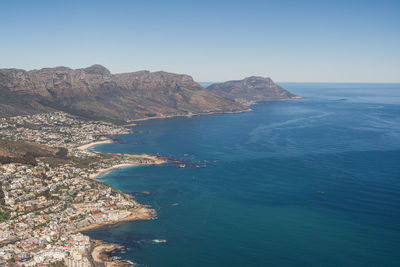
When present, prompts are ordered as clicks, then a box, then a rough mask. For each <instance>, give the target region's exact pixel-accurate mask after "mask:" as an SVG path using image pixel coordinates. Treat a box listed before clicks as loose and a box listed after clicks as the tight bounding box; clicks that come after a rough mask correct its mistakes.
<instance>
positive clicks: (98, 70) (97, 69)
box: [83, 64, 111, 75]
mask: <svg viewBox="0 0 400 267" xmlns="http://www.w3.org/2000/svg"><path fill="white" fill-rule="evenodd" d="M83 71H84V72H85V73H87V74H101V75H110V74H111V72H110V71H109V70H108V69H107V68H106V67H104V66H102V65H100V64H94V65H92V66H90V67H87V68H84V69H83Z"/></svg>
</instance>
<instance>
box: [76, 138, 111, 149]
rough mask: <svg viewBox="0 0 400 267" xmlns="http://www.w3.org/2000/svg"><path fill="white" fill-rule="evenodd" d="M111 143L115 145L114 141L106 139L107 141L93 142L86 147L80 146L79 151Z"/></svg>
mask: <svg viewBox="0 0 400 267" xmlns="http://www.w3.org/2000/svg"><path fill="white" fill-rule="evenodd" d="M111 143H113V140H111V139H106V140H101V141H96V142H92V143H89V144H86V145H82V146H79V147H78V149H80V150H87V149H88V148H90V147H93V146H97V145H102V144H111Z"/></svg>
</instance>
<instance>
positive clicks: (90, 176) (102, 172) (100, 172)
mask: <svg viewBox="0 0 400 267" xmlns="http://www.w3.org/2000/svg"><path fill="white" fill-rule="evenodd" d="M133 166H138V164H133V163H124V164H118V165H114V166H112V167H110V168H107V169H101V170H99V171H98V172H96V173H92V174H90V175H89V178H91V179H96V178H97V177H98V176H100V175H102V174H105V173H107V172H109V171H112V170H117V169H122V168H127V167H133Z"/></svg>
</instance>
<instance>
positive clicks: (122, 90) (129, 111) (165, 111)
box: [0, 65, 296, 123]
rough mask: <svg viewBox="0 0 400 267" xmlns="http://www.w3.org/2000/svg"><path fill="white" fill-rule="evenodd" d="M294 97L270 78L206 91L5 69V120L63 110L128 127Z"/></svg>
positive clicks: (164, 81)
mask: <svg viewBox="0 0 400 267" xmlns="http://www.w3.org/2000/svg"><path fill="white" fill-rule="evenodd" d="M294 98H296V96H295V95H293V94H291V93H289V92H288V91H286V90H285V89H283V88H282V87H280V86H278V85H276V84H275V83H274V82H273V81H272V80H271V79H269V78H262V77H249V78H246V79H244V80H241V81H229V82H225V83H219V84H213V85H211V86H209V87H208V88H203V87H202V86H201V85H200V84H198V83H197V82H195V81H194V80H193V78H192V77H191V76H188V75H184V74H174V73H168V72H163V71H159V72H149V71H138V72H131V73H120V74H112V73H111V72H110V71H109V70H108V69H106V68H105V67H103V66H101V65H93V66H90V67H88V68H82V69H71V68H67V67H55V68H44V69H40V70H31V71H25V70H21V69H0V117H6V116H16V115H26V114H34V113H43V112H51V111H56V110H58V111H64V112H67V113H71V114H74V115H78V116H81V117H84V118H88V119H96V120H106V121H113V122H118V123H125V122H129V121H134V120H140V119H148V118H163V117H171V116H190V115H198V114H209V113H219V112H240V111H246V110H249V107H248V105H250V104H252V103H255V102H260V101H275V100H286V99H294Z"/></svg>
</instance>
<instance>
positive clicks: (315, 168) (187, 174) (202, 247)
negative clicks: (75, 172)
mask: <svg viewBox="0 0 400 267" xmlns="http://www.w3.org/2000/svg"><path fill="white" fill-rule="evenodd" d="M283 86H284V87H285V88H287V89H288V90H290V91H292V92H293V93H295V94H298V95H302V96H304V97H306V100H303V101H287V102H275V103H263V104H258V105H255V106H253V107H252V108H253V111H252V112H248V113H241V114H220V115H212V116H200V117H192V118H173V119H164V120H152V121H147V122H141V123H139V125H138V126H137V127H135V128H134V131H135V132H136V133H135V134H132V135H125V136H118V137H117V138H119V139H121V141H122V144H107V145H101V146H98V147H96V150H98V151H101V152H117V153H132V154H134V153H152V154H156V153H159V154H160V155H163V156H169V157H171V158H175V159H180V160H184V161H186V162H187V163H188V166H189V167H187V168H177V166H176V165H173V164H170V165H164V166H151V167H133V168H127V169H121V170H116V171H113V172H111V173H108V174H106V175H104V176H102V177H101V178H100V180H101V181H102V182H104V183H107V184H109V185H111V186H113V187H116V188H118V189H120V190H122V191H124V192H126V193H131V194H133V195H135V196H136V199H137V200H138V201H139V202H141V203H145V204H149V205H151V206H152V207H153V208H154V209H156V210H157V212H158V215H159V216H158V219H157V220H152V221H143V222H132V223H124V224H119V225H117V226H113V227H106V228H103V229H100V230H94V231H91V232H89V235H90V236H91V237H93V238H97V239H102V240H105V241H108V242H115V243H119V244H122V245H125V246H126V247H127V250H126V251H122V252H119V253H118V256H120V257H122V258H123V259H128V260H131V261H134V262H137V263H139V264H140V266H399V265H400V253H399V251H400V245H399V240H400V168H399V165H400V164H399V163H400V116H399V115H400V85H399V84H304V83H303V84H294V83H290V84H283ZM196 165H198V166H199V167H200V168H197V167H196ZM143 191H149V192H151V194H150V195H145V194H141V193H140V192H143ZM318 192H324V193H323V194H319V193H318ZM153 239H165V240H167V242H165V243H155V242H153V241H152V240H153Z"/></svg>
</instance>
